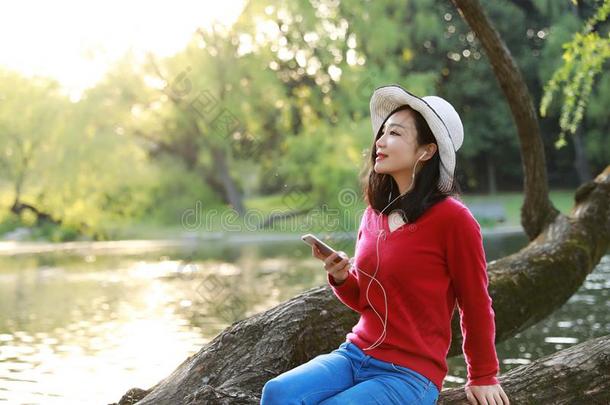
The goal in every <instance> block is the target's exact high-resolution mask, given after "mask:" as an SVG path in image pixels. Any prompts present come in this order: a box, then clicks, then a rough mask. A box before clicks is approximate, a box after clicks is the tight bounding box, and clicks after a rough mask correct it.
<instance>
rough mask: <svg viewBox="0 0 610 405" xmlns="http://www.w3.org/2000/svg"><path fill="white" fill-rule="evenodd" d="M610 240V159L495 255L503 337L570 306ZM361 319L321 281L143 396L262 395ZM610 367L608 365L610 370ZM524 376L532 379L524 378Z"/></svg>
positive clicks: (225, 398) (227, 398)
mask: <svg viewBox="0 0 610 405" xmlns="http://www.w3.org/2000/svg"><path fill="white" fill-rule="evenodd" d="M609 245H610V166H608V167H607V168H606V170H605V171H604V172H603V173H602V174H600V175H599V176H597V178H595V180H593V181H591V182H588V183H585V184H584V185H583V186H582V187H580V188H579V189H578V190H577V192H576V195H575V205H574V208H573V210H572V212H571V214H570V215H569V216H564V215H559V216H558V217H557V218H556V220H555V222H553V223H552V224H551V225H550V226H549V227H548V228H547V229H546V230H545V232H543V233H541V234H540V235H539V236H538V237H537V238H536V239H535V240H534V241H532V242H530V243H529V245H528V246H526V247H525V248H523V249H522V250H521V251H519V252H517V253H515V254H512V255H510V256H507V257H505V258H502V259H499V260H494V261H492V262H490V263H488V272H489V294H490V296H491V297H492V301H493V309H494V312H495V316H496V343H497V342H501V341H503V340H505V339H507V338H510V337H512V336H513V335H514V334H515V333H518V332H520V331H522V330H524V329H526V328H528V327H529V326H531V325H533V324H535V323H537V322H538V321H540V320H541V319H544V318H545V317H546V316H548V315H549V314H551V313H552V312H553V311H555V310H556V309H557V308H559V307H560V306H562V305H563V304H564V303H565V302H566V301H567V300H568V299H569V298H570V297H571V296H572V295H573V294H574V292H575V291H576V290H578V288H579V287H580V286H581V285H582V283H583V281H584V280H585V278H586V276H587V275H588V274H589V273H590V272H591V270H593V268H594V267H595V266H596V265H597V263H598V262H599V260H600V259H601V257H602V256H603V255H604V254H605V253H606V252H607V251H608V247H609ZM541 292H543V293H541ZM456 313H458V310H457V308H456V311H455V313H454V314H453V319H452V337H453V338H452V341H451V347H450V350H449V354H448V355H449V356H455V355H458V354H460V353H461V345H462V337H461V330H460V324H459V314H458V315H457V316H456ZM357 320H358V314H357V313H355V312H353V311H352V310H351V309H349V308H348V307H346V306H345V305H343V304H342V303H341V302H340V301H339V300H338V299H337V298H336V297H335V296H334V295H333V293H332V290H331V289H330V287H329V286H327V285H326V286H322V287H317V288H313V289H311V290H309V291H306V292H304V293H303V294H300V295H298V296H296V297H294V298H292V299H290V300H288V301H286V302H284V303H282V304H280V305H278V306H276V307H275V308H271V309H269V310H267V311H265V312H263V313H260V314H257V315H254V316H252V317H250V318H247V319H244V320H242V321H239V322H236V323H234V324H233V325H231V326H229V327H228V328H227V329H226V330H225V331H223V332H222V333H221V334H220V335H219V336H217V337H216V338H215V339H214V340H212V341H211V342H210V343H209V344H207V345H206V346H205V347H203V348H202V349H201V350H200V351H199V352H198V353H197V354H195V355H193V356H191V357H189V358H188V359H186V360H185V361H184V362H183V363H182V364H181V365H180V366H179V367H178V368H177V369H176V370H175V371H174V372H173V373H172V374H171V375H170V376H169V377H167V378H166V379H165V380H163V381H161V382H159V383H158V384H157V385H155V386H154V387H153V388H151V389H150V390H147V391H142V390H141V391H140V393H141V394H142V393H145V394H146V395H145V396H144V397H143V399H142V400H141V401H140V402H138V403H139V404H142V405H144V404H208V403H231V404H241V403H243V404H246V403H255V402H253V401H255V399H256V398H258V397H259V396H260V392H261V390H262V387H263V385H264V383H265V382H266V381H268V380H269V379H271V378H273V377H275V376H276V375H278V374H281V373H283V372H285V371H287V370H289V369H292V368H294V367H296V366H298V365H299V364H303V363H305V362H307V361H309V360H310V359H312V358H313V357H315V356H317V355H319V354H322V353H327V352H329V351H331V350H333V349H334V348H336V347H337V346H338V345H339V344H340V343H341V342H342V341H343V340H344V339H345V335H346V333H347V331H349V330H350V329H351V328H352V326H353V325H354V324H355V323H356V322H357ZM582 372H583V376H582V379H587V378H590V379H591V380H592V382H591V384H594V383H597V380H596V378H597V377H598V374H597V372H593V371H587V370H583V371H582ZM605 372H606V375H607V374H608V370H606V371H605ZM549 378H550V377H549ZM524 384H527V381H522V382H521V383H519V384H515V387H517V388H518V387H522V386H523V385H524ZM566 384H567V383H566ZM511 387H512V386H510V387H506V388H505V391H506V393H507V394H508V395H509V396H512V395H519V393H518V392H517V391H512V389H511ZM517 388H515V389H517ZM530 388H531V387H530ZM529 394H530V395H532V393H529ZM443 395H444V391H443ZM570 395H572V394H570ZM587 395H597V394H596V393H595V392H591V393H587V392H583V393H581V395H580V397H581V398H589V397H588V396H587ZM591 398H594V397H591ZM122 403H129V402H125V401H124V402H122ZM590 403H593V402H590Z"/></svg>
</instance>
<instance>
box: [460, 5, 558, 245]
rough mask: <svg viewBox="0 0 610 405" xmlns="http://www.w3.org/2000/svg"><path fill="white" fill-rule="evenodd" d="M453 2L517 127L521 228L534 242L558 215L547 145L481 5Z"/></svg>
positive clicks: (518, 73)
mask: <svg viewBox="0 0 610 405" xmlns="http://www.w3.org/2000/svg"><path fill="white" fill-rule="evenodd" d="M452 2H453V4H454V5H455V6H456V7H457V9H458V11H459V13H460V15H461V16H462V18H463V19H464V20H465V21H466V23H467V24H468V25H469V26H470V28H471V29H472V30H473V31H474V33H475V34H476V36H477V38H478V39H479V41H481V44H482V45H483V48H484V49H485V52H486V54H487V57H488V59H489V63H490V64H491V67H492V69H493V71H494V74H495V76H496V79H497V80H498V83H499V84H500V87H501V88H502V91H503V92H504V95H505V96H506V101H507V102H508V105H509V107H510V110H511V112H512V115H513V119H514V121H515V125H516V126H517V134H518V136H519V145H520V148H521V158H522V165H523V174H524V176H523V191H524V194H525V195H524V201H523V206H522V207H521V225H522V226H523V229H524V230H525V233H526V235H527V236H528V238H529V239H530V240H533V239H534V238H535V237H536V236H538V235H539V234H540V232H542V230H543V229H544V228H545V227H546V226H547V225H548V224H550V223H551V222H552V221H553V220H554V219H555V217H556V216H557V214H558V213H559V211H558V210H557V209H556V208H555V207H554V206H553V203H552V202H551V200H550V199H549V187H548V177H547V172H546V159H545V156H544V145H543V143H542V137H541V136H540V127H539V125H538V115H537V113H536V109H535V108H534V103H533V101H532V97H531V95H530V92H529V90H528V88H527V85H526V84H525V81H524V80H523V76H522V75H521V71H520V70H519V67H518V66H517V64H516V63H515V61H514V59H513V57H512V56H511V54H510V51H509V50H508V48H507V47H506V44H505V43H504V41H502V38H500V34H499V33H498V31H496V29H495V28H494V27H493V25H492V23H491V21H490V20H489V18H487V15H485V12H484V10H483V8H482V7H481V5H480V3H479V1H478V0H452Z"/></svg>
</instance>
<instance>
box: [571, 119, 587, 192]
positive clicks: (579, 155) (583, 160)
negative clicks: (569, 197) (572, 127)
mask: <svg viewBox="0 0 610 405" xmlns="http://www.w3.org/2000/svg"><path fill="white" fill-rule="evenodd" d="M582 126H584V123H583V125H582ZM582 126H580V127H578V129H577V130H576V133H575V134H574V135H573V136H572V140H573V141H574V169H576V173H577V174H578V181H579V183H584V182H586V181H589V180H591V168H590V167H589V159H588V158H587V150H586V149H585V142H584V140H583V138H582V133H583V132H584V131H583V128H582Z"/></svg>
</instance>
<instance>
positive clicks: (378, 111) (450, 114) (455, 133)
mask: <svg viewBox="0 0 610 405" xmlns="http://www.w3.org/2000/svg"><path fill="white" fill-rule="evenodd" d="M403 105H408V106H410V107H411V108H413V109H414V110H415V111H418V112H419V113H420V114H421V115H422V116H423V117H424V119H425V120H426V122H427V123H428V126H429V127H430V130H431V131H432V133H433V134H434V137H435V138H436V142H437V144H438V152H439V156H440V160H441V167H440V178H439V182H438V185H439V189H440V190H441V191H449V190H450V189H451V185H452V183H453V175H454V170H455V152H457V151H458V149H460V147H461V146H462V142H463V141H464V127H463V125H462V120H461V119H460V116H459V114H458V113H457V111H455V108H453V106H452V105H451V104H450V103H449V102H448V101H446V100H445V99H443V98H441V97H437V96H426V97H422V98H420V97H417V96H416V95H414V94H412V93H410V92H409V91H407V90H405V89H404V88H402V87H401V86H400V85H398V84H391V85H387V86H381V87H378V88H376V89H375V91H374V92H373V95H372V96H371V102H370V108H371V123H372V124H373V139H375V138H376V137H377V134H378V133H379V129H380V128H381V126H382V125H383V123H384V122H385V121H386V120H387V119H388V118H389V117H390V115H391V114H392V113H393V112H394V111H395V110H396V109H397V108H398V107H401V106H403Z"/></svg>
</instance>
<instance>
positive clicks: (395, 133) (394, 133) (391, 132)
mask: <svg viewBox="0 0 610 405" xmlns="http://www.w3.org/2000/svg"><path fill="white" fill-rule="evenodd" d="M390 135H400V134H399V133H398V132H394V131H390Z"/></svg>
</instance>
